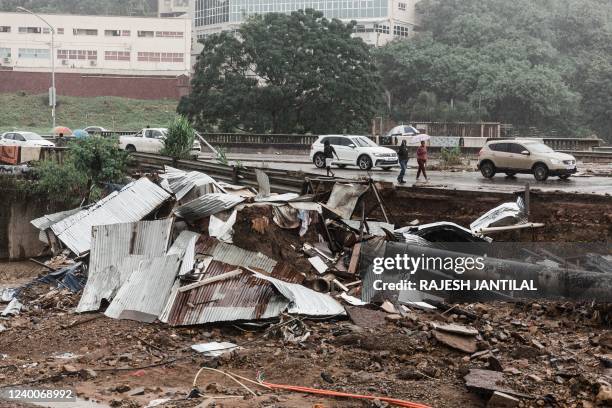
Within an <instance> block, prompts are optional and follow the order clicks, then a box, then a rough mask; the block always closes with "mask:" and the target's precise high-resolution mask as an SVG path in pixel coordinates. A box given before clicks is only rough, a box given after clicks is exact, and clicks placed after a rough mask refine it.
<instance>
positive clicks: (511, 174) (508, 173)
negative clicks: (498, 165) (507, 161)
mask: <svg viewBox="0 0 612 408" xmlns="http://www.w3.org/2000/svg"><path fill="white" fill-rule="evenodd" d="M515 175H516V173H515V172H513V171H507V172H506V176H508V177H514V176H515Z"/></svg>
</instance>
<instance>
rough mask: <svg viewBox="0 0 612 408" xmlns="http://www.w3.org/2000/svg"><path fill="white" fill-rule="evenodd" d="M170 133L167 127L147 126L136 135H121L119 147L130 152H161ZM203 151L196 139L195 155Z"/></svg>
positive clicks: (193, 152) (193, 150)
mask: <svg viewBox="0 0 612 408" xmlns="http://www.w3.org/2000/svg"><path fill="white" fill-rule="evenodd" d="M167 135H168V129H166V128H145V129H142V130H141V131H140V132H138V133H136V134H135V135H127V136H120V137H119V147H120V148H121V149H125V150H127V151H128V152H141V153H159V152H161V150H162V148H163V147H164V139H165V138H166V136H167ZM200 151H201V146H200V142H199V141H197V140H195V141H194V142H193V146H192V148H191V153H192V155H193V156H197V155H198V154H199V153H200Z"/></svg>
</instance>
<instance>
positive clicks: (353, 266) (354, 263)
mask: <svg viewBox="0 0 612 408" xmlns="http://www.w3.org/2000/svg"><path fill="white" fill-rule="evenodd" d="M360 254H361V242H358V243H356V244H355V246H353V253H352V254H351V261H350V262H349V267H348V272H349V273H352V274H353V275H354V274H356V273H357V267H358V266H359V255H360Z"/></svg>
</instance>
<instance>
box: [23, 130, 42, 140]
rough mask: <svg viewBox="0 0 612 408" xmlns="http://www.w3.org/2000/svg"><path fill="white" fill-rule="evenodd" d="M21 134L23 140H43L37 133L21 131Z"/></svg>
mask: <svg viewBox="0 0 612 408" xmlns="http://www.w3.org/2000/svg"><path fill="white" fill-rule="evenodd" d="M21 136H23V138H24V139H25V140H44V139H43V138H42V136H41V135H39V134H38V133H32V132H23V133H21Z"/></svg>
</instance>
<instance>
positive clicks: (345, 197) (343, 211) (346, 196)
mask: <svg viewBox="0 0 612 408" xmlns="http://www.w3.org/2000/svg"><path fill="white" fill-rule="evenodd" d="M368 188H370V186H369V185H367V184H352V183H335V184H334V187H333V188H332V192H331V195H330V196H329V200H327V204H326V205H325V207H326V208H329V209H330V210H332V211H334V212H335V213H336V214H338V215H339V216H340V217H342V218H345V219H350V218H351V216H352V215H353V212H354V211H355V206H356V205H357V202H358V201H359V197H361V196H362V195H363V194H364V193H365V192H366V191H367V190H368Z"/></svg>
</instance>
